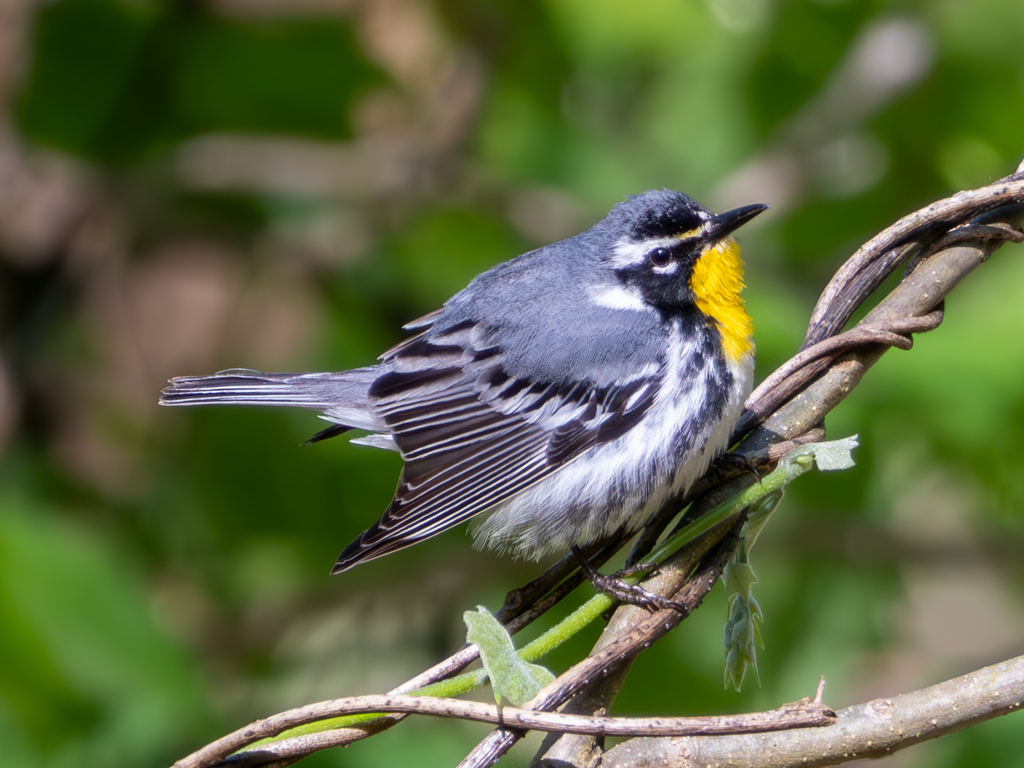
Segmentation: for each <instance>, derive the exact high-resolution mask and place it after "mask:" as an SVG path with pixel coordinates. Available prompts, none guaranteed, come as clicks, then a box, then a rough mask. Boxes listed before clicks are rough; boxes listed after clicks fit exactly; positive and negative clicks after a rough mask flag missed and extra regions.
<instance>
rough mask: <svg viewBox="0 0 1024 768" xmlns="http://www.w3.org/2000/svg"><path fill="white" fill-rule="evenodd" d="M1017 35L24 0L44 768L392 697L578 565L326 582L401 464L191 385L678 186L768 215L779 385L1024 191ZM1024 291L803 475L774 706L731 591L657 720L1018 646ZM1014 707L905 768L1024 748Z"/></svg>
mask: <svg viewBox="0 0 1024 768" xmlns="http://www.w3.org/2000/svg"><path fill="white" fill-rule="evenodd" d="M1022 32H1024V4H1021V3H1020V2H1019V0H976V2H973V3H962V2H958V0H946V1H942V2H933V1H932V0H903V1H901V2H897V1H896V0H881V1H880V2H874V3H857V2H851V1H849V0H848V1H846V2H843V1H841V0H840V1H835V0H832V1H829V2H825V1H824V0H821V1H817V2H814V1H811V0H805V1H800V2H792V3H781V2H772V0H705V1H703V2H700V1H696V0H695V1H694V2H676V1H674V0H672V1H670V0H651V1H650V2H645V3H617V2H611V1H609V2H597V3H594V2H586V3H584V2H582V1H581V0H549V1H548V2H527V3H524V2H516V1H515V0H503V1H501V2H493V3H487V4H480V3H471V2H464V1H463V0H436V2H416V1H415V0H372V1H371V0H362V1H360V0H301V1H292V2H285V0H219V1H215V0H210V1H208V2H202V1H200V0H192V1H191V2H155V1H147V0H58V1H56V2H33V1H32V0H21V1H20V2H19V1H17V0H0V98H2V104H3V105H4V111H3V112H2V113H0V744H3V745H4V746H3V750H4V753H5V761H7V760H10V762H9V763H8V764H10V765H25V766H37V765H38V766H65V765H67V766H105V767H116V766H122V765H123V766H139V765H159V764H162V763H168V762H171V761H173V760H174V759H175V758H176V757H179V756H181V755H183V754H184V753H186V752H188V751H191V750H192V749H194V748H197V747H198V746H201V744H202V743H205V742H206V741H208V740H210V739H212V738H214V737H216V736H218V735H220V734H221V733H223V732H225V731H227V730H229V729H232V728H234V727H237V726H239V725H241V724H242V723H243V722H247V721H248V720H250V719H253V718H255V717H258V716H264V715H267V714H270V713H272V712H276V711H279V710H282V709H285V708H287V707H291V706H295V705H298V704H302V703H307V702H311V701H315V700H319V699H323V698H329V697H334V696H342V695H353V694H358V693H376V692H382V691H384V690H387V689H388V688H389V687H391V686H393V685H394V684H397V683H398V682H400V681H401V680H403V679H404V678H406V677H408V676H410V675H412V674H414V673H415V672H417V671H418V670H420V669H421V668H423V667H425V666H427V665H429V664H430V663H432V662H433V661H436V660H437V659H439V658H441V657H442V656H443V655H445V654H447V653H448V652H450V651H452V650H454V649H455V648H456V647H458V645H459V644H460V643H461V638H462V637H463V634H464V629H463V626H462V622H461V612H462V611H463V610H465V609H467V608H472V607H473V606H475V605H477V604H483V605H486V606H488V607H489V608H491V609H497V608H498V607H499V606H500V603H501V600H502V597H503V595H504V593H505V592H506V591H507V590H509V589H511V588H513V587H515V586H518V585H519V584H520V583H521V582H523V581H525V580H526V579H528V578H530V577H531V576H533V575H535V574H536V573H537V572H538V571H539V566H537V565H535V564H531V563H515V562H511V561H509V560H507V559H503V558H499V557H497V556H494V555H492V554H480V553H476V552H474V551H473V550H472V549H471V547H470V541H469V539H468V538H467V537H466V536H465V535H463V534H462V533H461V532H451V533H449V534H446V535H444V536H442V537H440V538H438V539H435V540H431V541H430V542H428V543H426V544H424V545H421V546H419V547H416V548H414V549H411V550H407V551H405V552H402V553H400V554H397V555H394V556H392V557H389V558H386V559H384V560H382V561H377V562H374V563H370V564H367V565H365V566H360V567H359V568H357V569H356V570H355V571H353V572H350V573H346V574H344V575H343V576H340V577H337V578H330V577H328V576H327V572H328V570H329V568H330V566H331V564H332V563H333V561H334V557H335V556H336V555H337V553H338V551H339V550H340V549H341V548H342V547H343V546H344V545H345V544H347V543H348V542H349V541H350V540H351V539H352V538H353V537H354V536H355V535H356V534H357V533H358V532H359V531H361V530H362V529H363V528H365V527H366V526H367V525H369V524H370V523H371V522H372V521H373V520H374V519H376V517H377V515H378V514H379V513H380V511H381V510H382V509H383V507H384V505H385V504H386V503H387V500H388V499H389V498H390V494H391V492H392V491H393V489H394V483H395V478H396V476H397V472H398V462H397V459H396V457H394V456H391V455H385V454H383V453H381V452H374V451H371V450H369V449H366V448H360V447H355V446H350V445H348V444H347V443H345V442H344V441H343V440H333V441H329V442H327V443H323V444H317V445H314V446H307V447H303V446H301V445H300V444H301V443H302V441H303V440H304V439H306V438H307V437H309V436H310V435H312V434H313V433H314V432H316V431H317V430H318V429H319V428H320V426H321V422H318V420H317V419H316V418H314V417H313V416H312V415H310V414H306V413H273V412H265V411H252V410H246V409H236V410H232V409H224V410H217V409H211V410H197V411H181V410H176V411H170V410H168V411H161V410H159V409H158V408H157V406H156V400H157V397H158V393H159V390H160V389H161V387H162V384H163V382H164V381H165V380H166V379H167V378H168V377H169V376H172V375H177V374H189V373H193V374H194V373H211V372H213V371H216V370H219V369H223V368H228V367H235V366H244V367H250V368H257V369H263V370H332V369H343V368H347V367H353V366H358V365H365V364H368V363H369V362H371V361H372V360H373V358H374V357H375V356H376V355H377V354H378V353H380V352H381V351H382V350H384V349H385V348H387V347H388V346H389V345H391V344H393V343H395V342H396V341H398V340H399V339H400V338H402V333H401V330H400V327H401V325H402V324H403V323H404V322H407V321H408V320H410V319H413V318H415V317H418V316H420V315H422V314H424V313H426V312H428V311H430V310H432V309H434V308H436V307H438V306H439V305H440V304H441V303H442V302H443V301H444V300H445V299H446V298H447V297H448V296H450V295H451V294H453V293H454V292H455V291H457V290H459V289H460V288H462V287H463V286H464V285H465V284H466V283H467V282H468V281H469V280H470V279H471V278H472V276H473V275H475V274H477V273H478V272H480V271H482V270H483V269H485V268H487V267H489V266H491V265H493V264H495V263H497V262H499V261H502V260H505V259H507V258H510V257H512V256H514V255H515V254H517V253H521V252H523V251H525V250H528V249H530V248H533V247H537V246H539V245H542V244H545V243H548V242H551V241H553V240H556V239H559V238H561V237H565V236H568V235H571V234H574V233H576V232H578V231H580V230H581V229H583V228H586V227H587V226H589V225H590V224H592V223H593V222H595V221H596V220H597V219H599V218H600V217H601V216H602V215H603V213H604V212H605V211H606V210H607V209H608V208H609V207H610V206H611V205H613V204H614V203H615V202H617V201H618V200H620V199H622V197H623V196H625V195H627V194H633V193H637V192H641V191H643V190H644V189H647V188H652V187H670V188H679V189H682V190H684V191H686V192H687V193H689V194H691V195H693V196H695V197H696V198H697V199H699V200H701V201H702V202H704V203H706V204H707V205H709V206H711V207H713V208H717V209H724V208H726V207H729V206H735V205H742V204H747V203H754V202H766V203H769V204H771V205H772V210H771V211H770V212H769V213H768V214H766V215H765V216H764V217H762V218H763V220H762V219H758V221H757V223H756V224H755V225H754V226H751V227H750V228H749V229H746V228H745V229H744V237H743V246H744V253H745V255H746V257H747V260H748V267H749V269H748V283H749V289H748V292H747V296H748V302H749V306H750V310H751V313H752V315H753V316H754V320H755V325H756V328H757V342H758V349H759V361H758V375H759V377H763V376H764V375H766V374H767V373H768V372H770V371H771V370H772V369H773V368H774V367H775V366H776V365H778V364H779V363H780V362H782V361H783V360H785V359H786V358H787V357H788V356H789V355H790V354H792V353H793V351H795V349H796V347H797V346H798V344H799V341H800V339H801V338H802V335H803V331H804V329H805V327H806V322H807V316H808V314H809V311H810V307H811V306H812V305H813V302H814V299H815V298H816V296H817V293H818V292H819V291H820V290H821V287H822V286H823V285H824V283H825V281H826V280H827V278H828V277H829V276H830V275H831V273H832V271H833V270H834V269H835V268H836V267H837V266H838V265H839V264H840V263H841V261H842V260H843V259H844V258H845V256H846V255H848V254H849V253H850V252H851V251H852V250H853V249H854V248H856V247H857V245H859V244H860V243H861V242H862V241H863V240H865V239H867V238H868V237H870V236H871V235H872V234H874V232H875V231H877V230H878V229H881V228H882V227H884V226H886V225H888V224H889V223H890V222H891V221H892V220H894V219H895V218H897V217H899V216H901V215H903V214H905V213H907V212H909V211H910V210H913V209H914V208H916V207H919V206H921V205H924V204H926V203H928V202H931V201H932V200H934V199H936V198H940V197H945V196H947V195H949V194H951V193H953V192H954V191H956V190H957V189H960V188H964V187H973V186H978V185H981V184H984V183H986V182H988V181H991V180H993V179H995V178H997V177H999V176H1002V175H1005V174H1007V173H1009V172H1011V171H1012V170H1013V169H1014V168H1015V167H1016V165H1017V163H1018V162H1019V159H1020V156H1021V153H1022V152H1024V131H1022V126H1024V49H1022V48H1021V47H1020V44H1019V41H1020V35H1021V33H1022ZM1022 296H1024V263H1022V262H1021V253H1020V249H1019V248H1013V247H1008V248H1006V249H1004V250H1003V251H1001V252H999V253H998V255H997V256H996V257H995V258H994V259H993V261H992V262H991V263H990V264H988V265H986V266H985V267H984V268H983V269H981V270H979V272H978V273H977V274H976V275H974V276H972V277H971V279H970V280H969V281H968V282H967V283H966V284H964V285H963V286H961V287H960V288H958V289H957V291H956V292H955V293H954V295H953V297H952V298H951V299H950V300H949V302H948V305H947V319H946V322H945V323H944V324H943V326H942V327H941V328H940V329H939V330H938V331H936V332H935V333H933V334H931V335H928V336H925V337H922V338H920V339H919V340H918V341H917V343H916V344H915V347H914V349H913V350H912V351H911V352H909V353H898V352H893V353H890V354H889V355H887V356H886V358H885V359H884V360H883V361H882V363H881V364H880V365H879V366H878V367H877V368H876V369H875V370H874V371H872V373H871V374H870V375H869V377H868V379H867V380H866V381H865V383H864V384H863V385H862V386H861V387H860V388H859V389H858V390H857V391H856V392H855V393H854V394H853V396H852V397H851V398H850V399H849V400H848V401H847V402H845V403H844V404H843V405H842V407H841V408H840V409H839V410H838V411H837V412H836V413H835V414H833V416H832V417H831V419H830V422H829V430H830V434H831V435H833V436H842V435H845V434H850V433H859V434H860V435H861V444H862V446H863V447H862V448H861V449H859V450H858V452H857V459H858V467H857V468H856V469H854V470H852V471H848V472H846V473H842V474H840V475H821V476H816V477H810V478H806V479H803V480H801V481H800V482H799V484H797V485H796V486H795V487H794V488H792V489H791V491H790V493H789V495H788V497H787V502H786V503H785V504H784V506H783V507H782V509H781V510H780V512H779V513H777V515H776V518H775V519H774V520H773V522H772V525H771V526H770V529H769V531H768V532H767V533H766V534H765V535H764V536H763V537H762V539H761V544H760V545H759V547H758V549H757V552H756V554H755V565H756V566H757V568H758V573H759V575H760V576H761V579H762V583H761V584H760V585H759V592H758V598H759V600H760V602H761V605H762V607H763V608H764V611H765V613H766V616H767V619H766V624H765V626H764V629H763V634H764V637H765V641H766V644H767V648H766V650H765V652H764V654H763V655H762V657H761V661H760V673H761V682H762V686H761V687H760V688H758V686H757V685H756V684H754V683H753V681H751V680H748V685H747V687H746V689H745V690H744V691H743V693H742V694H735V693H727V692H725V691H724V690H723V689H722V665H723V658H722V649H721V629H722V622H723V621H724V617H725V610H724V605H723V604H721V601H722V597H721V594H720V593H716V595H717V598H716V596H715V595H713V596H712V599H710V600H709V601H708V603H707V605H705V607H704V610H702V611H700V612H698V614H696V615H695V616H694V617H693V618H692V619H691V620H688V621H687V622H686V623H685V624H684V625H683V627H681V628H680V629H679V630H678V631H677V632H675V633H674V634H673V635H672V636H671V637H669V638H666V640H665V641H663V642H662V643H660V644H659V646H658V647H657V648H655V649H652V651H651V652H649V653H647V654H645V657H644V658H643V659H642V660H641V662H640V663H639V664H638V665H637V667H636V669H635V670H634V672H633V674H632V675H631V678H630V680H629V682H628V684H627V686H626V689H625V690H624V692H623V695H622V698H621V699H620V706H619V710H618V711H619V713H621V714H629V713H645V714H654V713H660V714H687V713H705V712H726V711H745V710H752V709H757V708H768V707H772V706H775V705H777V704H778V703H779V702H781V701H784V700H791V699H793V698H797V697H799V696H802V695H805V694H807V693H809V692H810V690H812V689H813V686H814V685H815V683H816V681H817V678H818V675H820V674H824V675H825V676H826V678H827V679H828V681H829V688H828V699H829V702H830V703H831V704H833V705H834V706H843V705H846V704H849V703H853V702H855V701H858V700H863V699H865V698H868V697H872V696H879V695H888V694H895V693H899V692H901V691H904V690H910V689H912V688H916V687H921V686H923V685H926V684H929V683H932V682H936V681H938V680H941V679H943V678H945V677H948V676H952V675H954V674H958V673H961V672H964V671H967V670H969V669H971V668H974V667H976V666H980V665H982V664H985V663H991V662H994V661H997V660H1000V659H1003V658H1006V657H1008V656H1011V655H1015V654H1019V653H1021V651H1022V647H1024V611H1022V604H1021V596H1022V586H1024V584H1022V575H1024V573H1022V568H1021V565H1020V556H1019V553H1020V551H1021V545H1022V543H1024V535H1022V530H1024V514H1022V510H1024V472H1022V465H1021V461H1022V460H1021V457H1022V456H1024V438H1022V428H1021V427H1022V420H1024V387H1022V386H1021V380H1022V374H1024V342H1022V341H1021V340H1022V339H1024V312H1022V310H1021V297H1022ZM716 599H717V601H719V602H718V603H717V604H716ZM592 639H593V635H589V636H587V637H584V638H582V639H581V640H580V641H579V642H578V643H576V644H575V645H574V646H573V647H572V648H568V649H565V650H564V651H561V652H560V653H559V654H557V655H556V658H553V659H551V660H550V663H551V666H552V667H553V668H554V669H556V670H560V669H563V668H564V667H565V666H566V665H568V664H569V663H571V661H572V659H573V658H574V657H576V656H578V655H579V654H581V653H583V652H584V651H585V649H586V648H587V644H588V643H589V642H590V641H592ZM666 681H673V682H672V683H671V684H668V685H666ZM1019 720H1020V717H1019V716H1018V717H1016V718H1014V717H1010V718H1006V719H1005V720H1003V721H999V722H993V723H989V724H986V725H985V726H982V727H980V728H977V729H973V730H971V731H968V732H965V733H962V734H959V735H957V736H956V737H954V738H951V739H946V740H943V741H942V743H941V746H938V745H934V744H933V745H925V746H921V747H918V748H915V749H914V750H912V751H910V752H909V753H907V754H906V755H901V756H898V757H896V758H893V759H891V762H892V764H893V765H896V764H904V765H928V766H959V765H965V766H966V765H968V764H969V765H971V766H972V768H975V767H977V766H986V765H993V766H995V765H999V766H1003V765H1007V764H1012V763H1013V762H1014V761H1015V759H1016V756H1017V755H1019V754H1020V751H1021V750H1022V749H1024V738H1022V736H1021V734H1022V733H1024V729H1022V728H1021V723H1020V722H1019ZM485 732H486V729H484V728H483V727H480V726H472V725H461V724H454V723H443V724H439V723H432V724H430V725H429V726H428V725H424V724H422V723H417V722H412V721H409V722H407V723H404V724H403V725H402V726H401V727H400V728H397V729H394V730H393V731H391V732H389V733H387V734H384V735H383V736H380V737H378V738H375V739H373V740H371V742H369V743H362V744H358V745H355V746H353V747H352V748H350V749H348V750H345V751H343V752H342V751H337V752H336V753H330V754H325V755H321V756H318V757H316V758H314V759H311V760H310V761H309V765H311V766H313V765H323V766H328V765H363V764H365V765H387V764H404V763H407V762H408V763H414V764H416V765H423V766H432V765H439V766H440V765H452V764H454V763H456V762H457V761H458V759H459V757H460V756H461V755H463V754H464V753H465V752H466V751H467V750H468V749H469V747H470V746H471V745H472V744H473V743H474V742H475V739H477V738H478V737H479V736H481V735H482V734H483V733H485ZM529 754H530V749H529V747H528V746H526V747H520V748H519V750H518V753H516V754H513V755H512V756H510V758H509V760H510V761H511V762H512V763H515V762H516V761H517V760H518V761H519V762H521V763H523V764H525V763H526V762H527V761H528V758H529Z"/></svg>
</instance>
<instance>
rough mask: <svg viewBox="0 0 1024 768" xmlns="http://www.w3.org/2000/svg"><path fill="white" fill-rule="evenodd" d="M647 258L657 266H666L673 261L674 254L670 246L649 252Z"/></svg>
mask: <svg viewBox="0 0 1024 768" xmlns="http://www.w3.org/2000/svg"><path fill="white" fill-rule="evenodd" d="M647 259H648V261H650V262H651V264H652V265H653V266H655V267H664V266H665V265H666V264H668V263H669V262H670V261H672V254H671V252H669V250H668V248H655V249H654V250H652V251H650V252H649V253H648V254H647Z"/></svg>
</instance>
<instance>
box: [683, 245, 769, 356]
mask: <svg viewBox="0 0 1024 768" xmlns="http://www.w3.org/2000/svg"><path fill="white" fill-rule="evenodd" d="M690 288H691V289H692V290H693V295H694V296H695V297H696V300H697V308H698V309H699V310H700V311H701V312H703V313H704V314H706V315H710V316H711V317H713V318H714V319H715V322H716V323H717V324H718V330H719V332H720V333H721V334H722V351H723V352H724V353H725V359H726V360H728V361H729V362H730V363H736V362H739V361H740V360H741V359H742V358H743V357H744V356H746V355H749V354H750V353H751V352H753V350H754V342H753V338H752V337H753V334H754V324H753V322H752V321H751V320H750V315H748V314H747V310H746V309H744V307H743V299H742V298H741V297H740V292H741V291H742V290H743V261H742V260H741V259H740V247H739V245H737V243H736V241H735V240H733V239H732V238H731V237H727V238H725V239H724V240H720V241H719V242H717V243H715V244H714V245H713V246H712V247H710V248H708V249H706V250H705V251H704V252H703V253H702V254H701V255H700V258H698V259H697V263H696V264H694V265H693V274H691V275H690Z"/></svg>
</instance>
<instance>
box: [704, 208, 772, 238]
mask: <svg viewBox="0 0 1024 768" xmlns="http://www.w3.org/2000/svg"><path fill="white" fill-rule="evenodd" d="M766 210H768V206H767V205H764V204H763V203H757V204H756V205H744V206H743V207H742V208H733V209H732V210H731V211H726V212H725V213H720V214H718V215H717V216H715V217H714V218H712V219H711V220H709V221H708V223H707V224H706V225H705V227H706V228H707V229H706V231H707V238H708V240H709V241H711V242H715V241H716V240H721V239H722V238H723V237H726V236H728V235H731V234H732V233H733V232H735V231H736V230H737V229H739V228H740V227H742V226H743V225H744V224H746V223H747V222H748V221H750V220H751V219H752V218H754V217H755V216H757V215H758V214H759V213H761V212H762V211H766Z"/></svg>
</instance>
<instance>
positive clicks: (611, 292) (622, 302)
mask: <svg viewBox="0 0 1024 768" xmlns="http://www.w3.org/2000/svg"><path fill="white" fill-rule="evenodd" d="M590 298H591V300H592V301H593V302H594V303H595V304H597V305H598V306H599V307H608V308H609V309H628V310H632V311H634V312H653V311H654V308H653V307H651V306H650V305H649V304H646V303H645V302H644V300H643V298H641V296H640V292H639V291H637V290H635V289H632V288H627V287H626V286H624V285H616V286H612V287H611V288H602V289H601V290H599V291H595V292H594V293H592V294H591V296H590Z"/></svg>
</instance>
